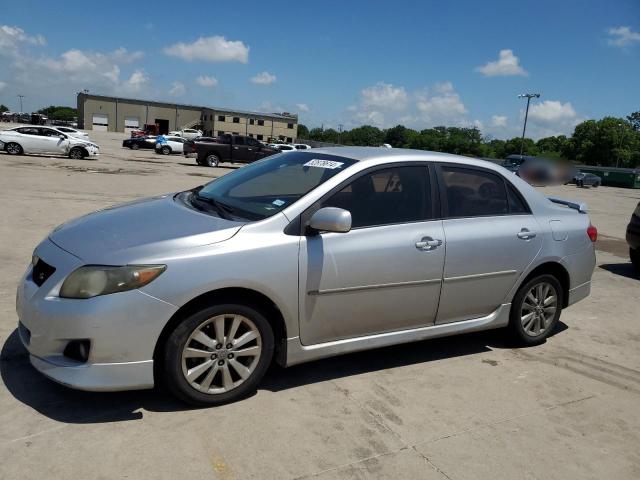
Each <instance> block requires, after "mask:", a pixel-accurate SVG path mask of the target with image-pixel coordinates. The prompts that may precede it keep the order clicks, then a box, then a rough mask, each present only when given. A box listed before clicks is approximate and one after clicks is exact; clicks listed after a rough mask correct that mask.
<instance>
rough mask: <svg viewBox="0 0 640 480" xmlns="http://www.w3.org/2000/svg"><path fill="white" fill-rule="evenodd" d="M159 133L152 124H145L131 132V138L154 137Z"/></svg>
mask: <svg viewBox="0 0 640 480" xmlns="http://www.w3.org/2000/svg"><path fill="white" fill-rule="evenodd" d="M159 133H160V127H159V126H158V125H156V124H154V123H146V124H145V125H144V126H143V127H142V128H139V129H137V130H132V131H131V138H138V137H148V136H156V135H158V134H159Z"/></svg>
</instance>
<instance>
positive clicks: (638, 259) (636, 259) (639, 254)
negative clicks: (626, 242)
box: [629, 248, 640, 273]
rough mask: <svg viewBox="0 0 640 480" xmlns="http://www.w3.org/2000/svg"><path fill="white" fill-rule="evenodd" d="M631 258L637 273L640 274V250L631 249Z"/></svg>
mask: <svg viewBox="0 0 640 480" xmlns="http://www.w3.org/2000/svg"><path fill="white" fill-rule="evenodd" d="M629 258H630V259H631V264H632V265H633V268H634V269H635V270H636V272H638V273H640V250H638V249H637V248H629Z"/></svg>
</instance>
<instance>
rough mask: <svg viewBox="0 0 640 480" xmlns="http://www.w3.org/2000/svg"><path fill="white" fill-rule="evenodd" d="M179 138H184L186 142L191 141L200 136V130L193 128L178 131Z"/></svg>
mask: <svg viewBox="0 0 640 480" xmlns="http://www.w3.org/2000/svg"><path fill="white" fill-rule="evenodd" d="M179 136H180V137H182V138H186V139H187V140H193V139H194V138H196V137H201V136H202V130H194V129H193V128H183V129H182V130H180V135H179Z"/></svg>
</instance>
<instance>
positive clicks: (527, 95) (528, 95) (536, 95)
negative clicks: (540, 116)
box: [518, 93, 540, 156]
mask: <svg viewBox="0 0 640 480" xmlns="http://www.w3.org/2000/svg"><path fill="white" fill-rule="evenodd" d="M518 98H526V99H527V110H526V112H525V114H524V127H523V128H522V141H521V142H520V156H522V152H523V150H524V132H526V131H527V117H528V116H529V102H531V99H532V98H540V94H539V93H521V94H520V95H518Z"/></svg>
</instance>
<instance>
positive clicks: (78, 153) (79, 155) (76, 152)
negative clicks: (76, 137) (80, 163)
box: [69, 147, 85, 160]
mask: <svg viewBox="0 0 640 480" xmlns="http://www.w3.org/2000/svg"><path fill="white" fill-rule="evenodd" d="M84 157H85V153H84V151H83V150H82V149H81V148H79V147H74V148H72V149H71V150H70V151H69V158H72V159H74V160H82V159H83V158H84Z"/></svg>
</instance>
